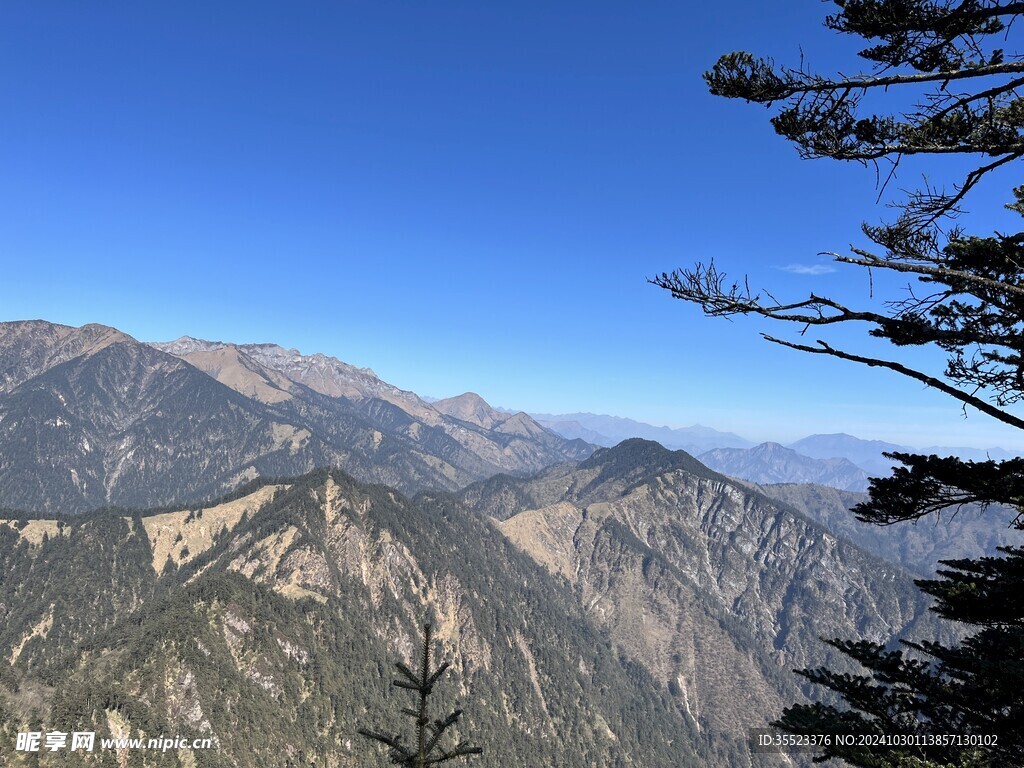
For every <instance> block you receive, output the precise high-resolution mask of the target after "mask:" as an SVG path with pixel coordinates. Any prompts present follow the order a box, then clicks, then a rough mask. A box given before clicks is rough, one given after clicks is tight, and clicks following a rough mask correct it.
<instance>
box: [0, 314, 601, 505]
mask: <svg viewBox="0 0 1024 768" xmlns="http://www.w3.org/2000/svg"><path fill="white" fill-rule="evenodd" d="M464 398H468V399H473V398H474V396H472V395H466V396H464ZM455 400H459V399H458V398H456V399H455ZM449 405H450V409H451V410H452V412H453V413H461V412H462V411H461V410H460V409H459V407H458V404H457V403H454V402H450V404H449ZM591 451H592V447H591V446H589V445H588V444H586V443H584V442H583V441H579V440H566V439H565V438H562V437H560V436H558V435H555V434H554V433H552V432H550V431H548V430H546V429H544V428H543V427H541V426H539V425H538V424H537V423H536V422H534V421H533V420H532V419H530V417H528V416H526V415H525V414H511V415H507V414H506V415H503V416H502V417H501V418H496V419H493V420H492V421H490V422H489V426H483V425H482V423H478V422H476V421H473V420H472V419H469V420H465V419H460V418H459V417H458V416H457V415H456V416H450V415H448V414H447V413H445V412H443V411H441V410H438V409H437V408H435V407H433V406H431V405H429V404H427V403H425V402H423V401H422V400H420V399H419V398H418V397H417V396H416V395H415V394H413V393H411V392H405V391H402V390H400V389H398V388H397V387H394V386H392V385H390V384H387V383H386V382H383V381H381V380H380V379H379V378H377V376H376V375H374V373H373V372H372V371H369V370H367V369H359V368H355V367H353V366H349V365H347V364H345V363H343V362H341V361H339V360H336V359H334V358H330V357H327V356H325V355H311V356H306V355H301V354H299V353H298V352H297V351H296V350H286V349H283V348H281V347H278V346H276V345H271V344H249V345H234V344H227V343H222V342H208V341H201V340H198V339H192V338H187V337H185V338H182V339H178V340H177V341H175V342H170V343H165V344H143V343H141V342H139V341H137V340H135V339H133V338H132V337H130V336H128V335H127V334H124V333H122V332H120V331H118V330H116V329H113V328H108V327H105V326H100V325H87V326H83V327H82V328H71V327H68V326H61V325H55V324H53V323H47V322H43V321H28V322H12V323H0V498H2V499H3V504H4V505H6V506H8V507H13V508H22V509H30V510H50V511H60V512H62V513H69V512H82V511H85V510H88V509H95V508H99V507H104V506H126V507H138V508H141V507H150V506H160V505H166V504H176V503H183V502H187V501H191V500H197V499H202V498H207V497H210V496H215V495H218V494H221V493H224V492H227V491H229V490H231V489H233V488H234V487H236V486H237V485H238V484H239V483H242V482H244V481H246V480H250V479H254V478H256V477H273V476H277V475H296V474H301V473H303V472H307V471H309V470H312V469H315V468H317V467H325V466H337V467H343V468H344V469H346V470H347V471H348V472H351V473H352V474H353V475H354V476H356V477H358V478H361V479H363V480H367V481H372V482H381V483H386V484H388V485H390V486H393V487H395V488H397V489H399V490H402V491H406V492H415V491H417V490H420V489H424V488H437V489H446V490H455V489H457V488H460V487H462V486H464V485H466V484H467V483H470V482H472V481H474V480H478V479H482V478H485V477H490V476H491V475H493V474H494V473H496V472H501V471H504V472H513V473H516V472H520V473H522V472H531V471H535V470H537V469H540V468H542V467H545V466H548V465H550V464H553V463H557V462H560V461H565V460H571V459H579V458H583V457H585V456H587V455H589V454H590V452H591Z"/></svg>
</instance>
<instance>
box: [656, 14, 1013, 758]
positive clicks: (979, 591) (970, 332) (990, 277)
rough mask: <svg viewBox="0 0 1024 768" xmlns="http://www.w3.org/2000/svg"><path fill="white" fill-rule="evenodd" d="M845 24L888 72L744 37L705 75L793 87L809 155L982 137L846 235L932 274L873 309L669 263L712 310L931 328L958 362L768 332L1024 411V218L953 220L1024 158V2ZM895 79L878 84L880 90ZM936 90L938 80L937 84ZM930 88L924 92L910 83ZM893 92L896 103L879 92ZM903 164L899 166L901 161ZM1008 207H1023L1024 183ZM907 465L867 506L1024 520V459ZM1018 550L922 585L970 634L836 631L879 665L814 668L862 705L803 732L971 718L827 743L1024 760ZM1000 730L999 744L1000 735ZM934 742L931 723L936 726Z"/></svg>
mask: <svg viewBox="0 0 1024 768" xmlns="http://www.w3.org/2000/svg"><path fill="white" fill-rule="evenodd" d="M835 4H836V6H837V7H838V11H837V12H836V13H835V14H833V15H831V16H829V17H828V18H827V20H826V26H827V27H828V28H830V29H832V30H834V31H836V32H837V33H840V34H849V35H854V36H858V37H861V38H863V39H864V40H866V41H868V42H869V45H868V47H866V48H865V49H863V50H862V51H861V52H860V56H861V57H862V58H863V59H865V60H866V61H868V62H870V63H871V71H869V72H865V73H863V74H856V75H850V76H840V77H828V76H823V75H821V74H818V73H816V72H814V71H812V70H810V69H809V68H807V67H806V66H805V65H801V66H800V67H799V68H797V69H792V68H786V67H781V68H780V67H776V66H775V64H774V62H772V61H770V60H767V59H762V58H757V57H755V56H753V55H752V54H749V53H745V52H737V53H732V54H728V55H726V56H723V57H721V58H720V59H719V60H718V62H717V63H716V64H715V65H714V67H713V68H712V69H711V71H709V72H708V73H706V74H705V79H706V81H707V83H708V85H709V87H710V90H711V92H712V93H713V94H716V95H720V96H725V97H727V98H742V99H745V100H747V101H750V102H756V103H761V104H765V105H767V106H772V105H773V104H774V105H779V108H778V112H777V114H776V115H775V116H774V117H773V118H772V120H771V122H772V125H773V126H774V128H775V130H776V132H777V133H779V134H780V135H781V136H783V137H784V138H786V139H788V140H789V141H791V142H792V143H793V144H794V145H795V146H796V147H797V149H798V150H799V152H800V154H801V156H802V157H805V158H832V159H837V160H852V161H856V162H861V163H877V162H879V161H882V160H888V161H890V162H891V167H892V171H893V173H894V172H895V170H896V168H897V167H898V165H899V163H900V161H901V160H903V159H904V158H907V157H911V156H945V155H950V154H953V155H956V154H965V155H974V156H978V157H980V158H981V159H980V160H978V161H977V163H976V164H974V163H972V165H973V166H974V167H972V168H971V169H970V170H969V171H967V172H966V174H964V176H963V177H962V178H961V179H960V181H959V183H958V184H957V185H955V186H954V187H953V189H952V190H951V191H946V190H943V189H936V188H934V187H932V186H926V187H925V188H923V189H919V190H916V191H912V192H910V193H909V194H908V196H907V197H906V198H905V199H904V200H903V201H901V202H900V203H899V205H898V207H899V209H900V214H899V216H898V218H897V220H896V221H894V222H892V223H888V224H882V225H877V226H874V225H867V224H866V225H864V227H863V231H864V234H865V235H866V236H867V238H868V239H869V240H870V241H871V242H872V243H874V245H875V246H877V247H878V248H879V249H881V250H880V251H879V252H877V253H876V252H873V251H872V250H869V249H866V248H857V247H851V249H850V250H851V253H850V254H849V255H843V254H837V253H832V254H830V255H832V256H833V257H834V258H835V260H836V261H837V262H839V263H841V264H848V265H855V266H859V267H862V268H865V269H867V270H869V271H870V270H875V269H877V270H884V271H889V272H894V273H898V274H905V275H909V276H912V277H913V278H915V279H916V286H915V287H911V288H910V290H909V292H908V294H907V295H906V296H905V297H902V298H893V299H891V300H889V301H887V302H886V310H887V311H884V312H876V311H870V310H862V309H858V308H855V307H851V306H847V305H845V304H844V303H841V302H839V301H837V300H835V299H832V298H829V297H825V296H818V295H816V294H811V295H810V296H809V297H808V298H806V299H803V300H795V301H791V302H786V301H779V300H777V299H776V298H775V297H774V296H773V295H772V294H771V293H770V292H767V291H765V292H763V295H762V294H761V293H756V292H754V291H752V290H751V289H750V287H749V283H748V282H746V281H743V280H740V281H737V282H730V281H729V280H728V279H727V277H726V275H725V274H724V273H723V272H721V271H719V270H718V268H717V267H716V266H715V264H714V262H713V261H712V262H709V263H707V264H697V265H696V266H695V267H694V268H692V269H688V270H677V271H675V272H672V273H663V274H662V275H661V276H659V277H657V278H655V279H654V280H652V282H653V283H654V284H655V285H658V286H660V287H661V288H664V289H666V290H668V291H669V292H670V293H671V295H672V296H673V297H675V298H679V299H682V300H684V301H688V302H692V303H695V304H697V305H698V306H700V307H701V308H702V309H703V311H704V312H705V313H706V314H707V315H709V316H730V315H754V316H760V317H764V318H768V319H771V320H776V321H782V322H792V323H797V324H798V325H799V326H801V327H802V328H803V331H804V332H806V331H807V330H808V329H811V328H814V329H822V330H824V329H827V328H828V327H830V326H837V325H843V324H849V323H866V324H867V325H868V326H869V331H868V333H869V335H870V336H872V337H875V338H878V339H884V340H886V341H888V342H889V343H890V344H891V345H893V346H894V347H897V348H899V347H907V346H932V347H934V348H937V349H938V350H941V351H942V353H944V355H945V358H946V364H945V368H944V369H943V370H942V371H928V370H918V369H916V368H912V367H910V366H908V365H907V364H905V363H904V362H901V361H900V360H899V359H898V357H897V358H896V359H888V358H885V357H874V356H867V355H864V354H858V353H855V352H852V351H848V350H844V349H841V348H838V347H837V346H834V345H833V344H832V343H830V342H829V341H827V340H824V339H818V340H817V341H816V342H815V343H813V344H808V343H803V342H799V341H787V340H783V339H780V338H776V337H774V336H770V335H767V334H766V335H765V338H766V339H768V340H769V341H771V342H774V343H777V344H781V345H783V346H786V347H789V348H792V349H797V350H800V351H803V352H808V353H812V354H824V355H828V356H831V357H836V358H839V359H843V360H848V361H852V362H856V363H860V364H863V365H867V366H871V367H876V368H883V369H887V370H890V371H894V372H896V373H899V374H901V375H903V376H907V377H909V378H912V379H914V380H916V381H919V382H922V383H923V384H925V385H927V386H929V387H931V388H934V389H937V390H939V391H941V392H943V393H945V394H947V395H949V396H951V397H953V398H955V399H956V400H958V401H959V402H960V403H962V404H963V406H964V408H965V409H966V408H967V407H971V408H974V409H976V410H978V411H980V412H982V413H984V414H987V415H988V416H991V417H993V418H995V419H997V420H999V421H1001V422H1003V423H1004V424H1008V425H1010V426H1013V427H1016V428H1018V429H1024V419H1022V418H1020V417H1019V416H1018V415H1017V414H1016V413H1014V412H1013V411H1012V410H1011V407H1012V406H1013V405H1014V404H1017V403H1020V402H1021V400H1024V344H1022V341H1021V340H1022V338H1024V333H1022V332H1024V232H1018V233H1014V234H1001V233H995V234H993V235H989V236H978V235H969V234H967V233H965V231H964V229H963V228H962V227H960V226H959V225H956V224H952V225H950V221H952V220H954V219H955V218H956V217H957V216H958V215H959V214H961V213H962V212H963V209H962V205H963V202H964V200H965V198H966V196H967V195H968V193H969V192H970V190H971V189H973V188H974V187H975V186H976V185H977V184H978V183H979V182H980V181H981V180H982V179H983V178H984V177H986V176H988V175H989V174H992V173H993V172H994V171H996V170H997V169H999V168H1003V167H1006V166H1010V165H1012V164H1014V163H1015V162H1016V161H1018V160H1020V159H1021V158H1022V157H1024V98H1022V96H1021V89H1022V88H1024V57H1022V56H1021V55H1020V54H1019V53H1018V52H1015V51H1013V50H1007V46H1008V45H1012V42H1013V40H1014V37H1013V34H1014V32H1015V30H1014V27H1013V24H1014V22H1015V21H1017V17H1018V16H1020V15H1021V14H1024V4H1022V3H1017V2H1000V1H999V0H837V1H836V3H835ZM876 94H877V97H876ZM922 94H923V95H922ZM904 95H909V97H910V98H911V99H916V103H915V104H912V105H910V106H908V105H907V103H906V102H905V101H903V102H901V101H900V99H901V98H902V97H903V96H904ZM877 105H891V107H892V108H891V110H890V111H888V112H884V111H872V110H873V109H874V108H875V107H876V106H877ZM890 177H891V175H890ZM1007 207H1008V208H1009V209H1011V210H1013V211H1016V212H1018V213H1021V214H1024V186H1019V187H1017V188H1016V189H1014V190H1013V199H1012V200H1011V202H1010V204H1009V205H1008V206H1007ZM888 455H889V457H890V458H891V459H893V460H894V461H896V462H899V463H900V464H902V465H903V466H901V467H898V468H896V470H895V472H894V473H893V475H892V476H891V477H888V478H882V479H873V480H872V481H871V489H870V498H869V499H868V500H867V501H866V502H864V503H861V504H858V505H857V506H856V507H855V508H854V511H855V513H856V514H857V516H858V517H859V518H860V519H862V520H864V521H868V522H872V523H876V524H879V525H889V524H893V523H897V522H901V521H906V520H915V519H918V518H920V517H923V516H925V515H929V514H934V513H939V512H941V511H943V510H947V509H949V508H951V507H952V508H954V509H959V508H960V507H962V506H963V505H966V504H978V505H980V506H981V507H986V506H988V505H996V504H999V505H1004V506H1006V507H1008V508H1009V509H1010V510H1011V515H1012V516H1013V517H1012V519H1011V520H1010V521H1009V522H1010V524H1011V525H1012V526H1014V527H1016V528H1017V529H1022V528H1024V519H1022V516H1021V515H1022V513H1024V482H1022V480H1021V477H1022V472H1024V462H1022V461H1021V460H1020V459H1014V460H1009V461H1003V462H993V461H987V462H968V461H962V460H960V459H957V458H945V457H937V456H919V455H912V454H904V453H895V454H888ZM1001 555H1002V556H1001V557H997V558H991V557H987V558H983V559H980V560H976V561H970V560H954V561H943V564H944V566H945V568H944V569H943V570H941V571H940V572H939V574H938V578H936V579H931V580H920V581H918V582H917V584H918V586H919V587H920V588H921V589H922V590H923V591H924V592H926V593H927V594H929V595H932V596H933V597H934V598H935V599H936V604H935V606H934V610H935V611H936V613H937V614H938V615H940V616H942V617H943V618H945V619H948V620H951V621H955V622H959V623H960V624H961V625H963V626H966V627H967V628H968V630H969V631H972V632H973V634H970V635H969V636H968V637H966V639H964V640H963V641H962V642H961V643H960V644H959V645H950V644H943V643H940V642H934V641H933V642H910V641H907V642H904V643H903V647H902V648H899V649H888V648H886V647H884V646H881V645H879V644H877V643H872V642H867V641H848V640H839V639H833V640H830V641H828V642H829V644H830V645H831V646H832V647H834V648H836V649H837V650H839V651H841V652H842V653H843V654H844V655H846V656H848V657H849V658H851V659H853V660H855V661H857V662H858V663H859V664H860V665H861V666H862V667H863V668H864V669H866V670H868V672H869V673H870V674H869V675H867V676H864V675H849V674H839V673H836V672H834V671H832V670H830V669H828V668H824V667H823V668H819V669H815V670H804V671H803V672H802V673H801V674H803V675H804V677H806V678H807V679H808V680H810V681H811V682H813V683H816V684H818V685H820V686H824V687H825V688H827V689H830V690H832V691H834V692H836V693H838V694H839V695H840V696H841V698H842V699H843V700H844V701H845V703H846V704H847V705H848V707H847V708H846V709H839V708H837V707H835V706H831V705H826V704H815V705H798V706H795V707H792V708H790V709H788V710H786V712H785V714H784V715H783V717H782V718H781V719H780V720H779V721H778V722H777V725H778V726H779V727H781V728H783V729H784V730H787V731H790V732H792V733H802V734H813V733H856V734H908V735H918V736H922V737H928V736H936V735H941V734H956V735H959V736H961V737H967V738H968V739H970V738H972V737H973V738H975V739H981V743H980V744H973V743H972V744H968V745H963V744H960V743H954V744H952V745H949V744H934V743H933V744H929V745H926V746H921V747H917V746H911V747H907V748H887V747H856V748H846V747H830V748H828V749H826V750H825V752H824V754H823V755H822V758H823V759H824V758H828V757H833V756H835V757H841V758H843V759H844V760H846V761H847V762H849V763H851V764H853V765H858V766H873V767H878V766H919V767H923V766H1019V765H1024V737H1022V728H1021V725H1020V723H1021V722H1022V717H1024V664H1022V663H1021V659H1022V657H1024V654H1022V651H1024V636H1022V634H1021V633H1022V624H1024V605H1022V602H1021V598H1020V595H1021V594H1022V592H1024V572H1022V569H1021V567H1020V562H1021V550H1020V549H1019V548H1017V547H1005V548H1002V550H1001ZM992 736H995V737H997V743H995V744H992V743H988V742H987V741H985V739H986V737H992ZM925 741H927V739H925Z"/></svg>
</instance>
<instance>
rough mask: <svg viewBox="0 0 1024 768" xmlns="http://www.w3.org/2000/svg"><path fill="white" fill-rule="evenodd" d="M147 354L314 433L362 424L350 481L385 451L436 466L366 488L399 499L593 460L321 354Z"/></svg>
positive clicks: (243, 350)
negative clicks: (303, 423) (358, 467)
mask: <svg viewBox="0 0 1024 768" xmlns="http://www.w3.org/2000/svg"><path fill="white" fill-rule="evenodd" d="M151 346H154V347H156V348H158V349H161V350H163V351H165V352H168V353H170V354H173V355H176V356H178V357H180V358H181V359H183V360H185V361H187V362H189V363H191V364H192V365H194V366H196V367H197V368H199V369H200V370H202V371H204V372H205V373H207V374H209V375H210V376H212V377H213V378H215V379H217V380H218V381H220V382H221V383H223V384H225V385H227V386H229V387H231V388H232V389H234V390H236V391H237V392H239V393H241V394H244V395H246V396H248V397H251V398H253V399H255V400H257V401H260V402H265V403H268V404H274V405H275V406H276V407H277V408H279V409H282V410H283V411H284V412H286V413H291V414H294V416H295V417H296V418H297V419H306V420H308V421H310V422H312V423H313V424H314V425H315V426H317V427H319V428H320V429H321V430H326V431H330V429H331V428H332V425H333V423H334V421H335V420H336V419H337V418H339V417H341V418H343V419H344V418H346V417H347V418H353V417H356V418H360V419H363V420H365V421H366V422H368V423H369V424H370V425H371V426H372V427H373V430H374V431H373V433H372V434H371V435H370V438H371V439H370V442H371V443H374V444H375V445H373V447H372V451H371V452H370V455H369V456H368V458H369V460H370V464H371V466H368V467H366V468H365V469H364V471H363V472H362V473H360V472H356V474H357V475H358V476H364V475H367V474H372V464H373V463H375V462H376V461H377V454H379V453H380V452H381V450H382V449H381V447H380V445H379V444H380V443H382V442H384V441H389V442H392V443H395V444H397V445H398V446H401V447H403V448H405V449H406V450H412V451H416V452H419V453H421V454H423V455H424V456H426V457H428V458H427V463H428V464H431V465H433V466H434V469H435V474H436V475H437V477H435V478H432V479H431V481H430V482H426V481H425V480H422V479H421V480H416V481H413V482H409V481H407V480H405V479H404V478H401V477H400V476H397V477H383V476H382V477H369V478H368V479H373V480H375V481H378V482H384V483H386V484H388V485H391V486H394V487H396V488H400V489H404V490H418V489H421V488H425V487H433V488H447V489H453V488H457V487H461V486H463V485H465V484H466V483H467V482H468V481H469V479H480V478H483V477H490V476H491V475H493V474H495V472H513V473H528V472H535V471H537V470H539V469H542V468H544V467H547V466H550V465H552V464H555V463H560V462H564V461H566V460H580V459H583V458H586V457H587V456H589V455H590V454H591V452H592V451H593V447H592V446H590V445H588V444H587V443H585V442H583V441H582V440H566V439H565V438H562V437H559V436H558V435H556V434H554V433H553V432H550V431H549V430H546V429H544V428H543V427H541V426H540V425H539V424H538V423H537V422H535V421H534V420H533V419H531V418H530V417H529V416H527V415H526V414H525V413H515V414H508V413H499V412H498V411H495V410H494V409H492V408H491V407H490V406H489V405H488V404H487V403H486V402H484V400H483V399H482V398H481V397H479V396H478V395H475V394H473V393H466V394H464V395H460V396H459V397H457V398H451V399H450V400H441V401H437V402H434V403H432V404H429V403H427V402H425V401H424V400H422V399H421V398H420V397H418V396H417V395H416V394H415V393H413V392H408V391H405V390H402V389H399V388H398V387H395V386H392V385H391V384H388V383H387V382H385V381H382V380H381V379H379V378H378V377H377V375H376V374H375V373H374V372H373V371H371V370H370V369H368V368H356V367H354V366H351V365H349V364H347V363H344V362H342V361H340V360H337V359H336V358H333V357H328V356H327V355H323V354H315V355H302V354H299V352H298V351H297V350H294V349H284V348H283V347H279V346H277V345H276V344H241V345H235V344H227V343H224V342H211V341H202V340H199V339H193V338H189V337H183V338H181V339H178V340H177V341H173V342H168V343H166V344H152V345H151ZM462 403H472V404H473V408H472V409H468V408H466V407H465V406H462V407H460V404H462ZM479 414H485V415H487V416H488V417H487V418H480V417H479ZM491 414H493V418H492V417H490V415H491ZM346 468H347V469H348V467H346Z"/></svg>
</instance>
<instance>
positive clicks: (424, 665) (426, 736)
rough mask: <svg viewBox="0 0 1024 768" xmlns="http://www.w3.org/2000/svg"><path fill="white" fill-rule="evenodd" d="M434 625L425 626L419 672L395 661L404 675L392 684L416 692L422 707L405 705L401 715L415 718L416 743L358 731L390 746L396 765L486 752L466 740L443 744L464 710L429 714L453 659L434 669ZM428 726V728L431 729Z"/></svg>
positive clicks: (416, 767)
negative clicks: (448, 745)
mask: <svg viewBox="0 0 1024 768" xmlns="http://www.w3.org/2000/svg"><path fill="white" fill-rule="evenodd" d="M430 650H431V627H430V624H424V625H423V651H422V660H421V663H420V671H419V674H415V673H413V671H412V670H411V669H409V667H408V666H406V665H405V664H404V663H402V662H400V661H399V662H396V663H395V667H396V668H397V669H398V671H399V673H400V674H401V675H402V677H401V678H399V679H397V680H394V681H392V685H395V686H397V687H399V688H405V689H406V690H410V691H414V692H415V693H416V694H417V698H418V699H419V707H418V708H417V709H411V708H408V707H403V708H402V714H404V715H407V716H409V717H411V718H412V719H413V721H414V722H415V724H416V746H415V747H413V746H406V744H405V742H404V741H403V740H402V738H401V736H399V735H397V734H392V733H382V732H380V731H371V730H368V729H366V728H360V729H359V734H360V735H361V736H365V737H366V738H368V739H372V740H374V741H378V742H380V743H381V744H384V745H385V746H387V747H389V748H390V750H391V752H390V757H391V762H392V763H393V764H395V765H404V766H408V768H426V766H428V765H436V764H438V763H445V762H447V761H449V760H455V759H456V758H459V757H469V756H470V755H479V754H482V753H483V749H481V748H480V747H473V746H470V744H469V742H467V741H460V742H459V743H458V744H456V745H455V746H454V747H452V748H451V749H444V748H442V747H441V739H442V738H443V737H444V734H445V733H446V732H447V731H448V729H449V728H451V727H452V726H454V725H456V723H458V721H459V718H460V717H461V716H462V710H461V709H456V710H455V711H453V712H452V713H451V714H450V715H448V716H447V717H445V718H444V719H439V720H434V721H433V722H431V721H430V718H429V717H428V716H427V699H428V698H429V697H430V694H431V693H433V692H434V685H435V684H436V683H437V682H438V680H440V678H441V675H443V674H444V673H445V672H446V671H447V670H448V667H449V666H450V662H447V661H446V662H444V663H443V664H442V665H441V666H439V667H438V668H437V669H431V665H430ZM428 729H429V731H428Z"/></svg>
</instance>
